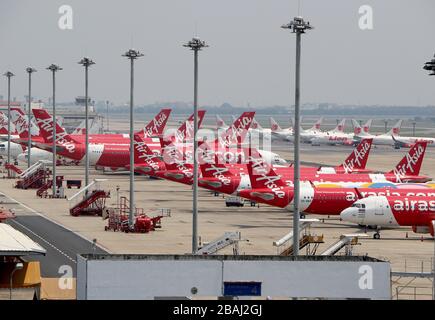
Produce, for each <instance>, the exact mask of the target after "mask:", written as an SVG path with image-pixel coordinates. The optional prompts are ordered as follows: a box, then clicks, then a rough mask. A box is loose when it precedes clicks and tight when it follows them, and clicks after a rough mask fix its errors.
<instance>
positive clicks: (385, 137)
mask: <svg viewBox="0 0 435 320" xmlns="http://www.w3.org/2000/svg"><path fill="white" fill-rule="evenodd" d="M352 123H353V126H354V130H355V131H357V132H360V133H358V134H357V133H355V135H354V139H355V140H357V141H359V140H361V139H364V138H371V139H373V144H374V145H387V146H394V145H395V141H394V138H396V137H398V136H399V133H400V127H401V126H402V120H399V121H398V122H397V123H396V124H395V125H394V126H393V127H392V128H391V130H390V131H388V132H387V133H383V134H380V135H372V134H370V133H368V132H366V131H365V130H363V129H362V128H361V126H360V125H359V123H358V122H357V121H356V120H352ZM393 137H394V138H393Z"/></svg>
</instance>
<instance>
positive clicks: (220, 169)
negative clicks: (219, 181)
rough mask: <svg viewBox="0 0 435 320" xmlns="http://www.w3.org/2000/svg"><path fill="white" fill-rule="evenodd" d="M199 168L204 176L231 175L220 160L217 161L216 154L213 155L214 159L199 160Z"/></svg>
mask: <svg viewBox="0 0 435 320" xmlns="http://www.w3.org/2000/svg"><path fill="white" fill-rule="evenodd" d="M200 169H201V173H202V176H203V177H204V178H215V177H231V176H233V174H232V173H231V171H230V169H229V168H227V167H226V166H225V165H224V164H223V163H222V161H219V157H218V155H217V154H215V156H214V161H209V162H201V163H200Z"/></svg>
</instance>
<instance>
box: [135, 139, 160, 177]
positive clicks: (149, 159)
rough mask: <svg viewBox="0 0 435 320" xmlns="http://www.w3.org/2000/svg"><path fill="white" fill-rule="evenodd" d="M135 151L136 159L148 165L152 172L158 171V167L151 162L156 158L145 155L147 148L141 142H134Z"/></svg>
mask: <svg viewBox="0 0 435 320" xmlns="http://www.w3.org/2000/svg"><path fill="white" fill-rule="evenodd" d="M134 144H135V146H136V151H137V153H138V158H139V159H143V160H144V161H145V163H146V164H148V165H149V166H150V167H151V168H152V169H153V170H154V171H158V170H159V169H160V167H159V165H158V164H157V163H156V162H155V161H154V160H153V159H154V158H155V157H156V156H155V155H154V154H147V150H146V149H147V146H146V144H145V143H144V142H142V141H135V142H134Z"/></svg>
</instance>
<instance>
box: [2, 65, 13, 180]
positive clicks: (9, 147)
mask: <svg viewBox="0 0 435 320" xmlns="http://www.w3.org/2000/svg"><path fill="white" fill-rule="evenodd" d="M4 75H5V76H6V77H7V78H8V164H10V163H11V78H12V77H13V76H14V74H13V73H12V72H10V71H7V72H5V74H4ZM8 177H9V170H8Z"/></svg>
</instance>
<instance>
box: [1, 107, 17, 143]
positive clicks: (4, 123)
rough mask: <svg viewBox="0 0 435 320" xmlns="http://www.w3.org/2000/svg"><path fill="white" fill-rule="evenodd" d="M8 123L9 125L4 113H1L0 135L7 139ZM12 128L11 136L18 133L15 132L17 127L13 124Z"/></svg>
mask: <svg viewBox="0 0 435 320" xmlns="http://www.w3.org/2000/svg"><path fill="white" fill-rule="evenodd" d="M8 123H9V120H8V117H7V116H6V115H5V114H4V113H3V112H1V111H0V135H2V136H3V135H4V136H6V138H7V136H8ZM10 127H11V135H16V134H17V133H16V130H15V126H14V125H13V124H12V123H11V124H10Z"/></svg>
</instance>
